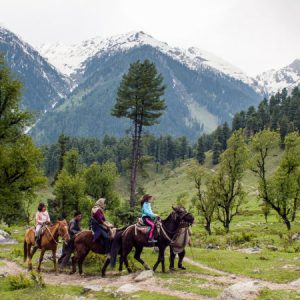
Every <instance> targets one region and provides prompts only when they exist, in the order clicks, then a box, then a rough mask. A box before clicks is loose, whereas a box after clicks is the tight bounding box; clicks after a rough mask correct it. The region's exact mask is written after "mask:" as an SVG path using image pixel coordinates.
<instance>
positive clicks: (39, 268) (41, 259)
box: [37, 249, 46, 272]
mask: <svg viewBox="0 0 300 300" xmlns="http://www.w3.org/2000/svg"><path fill="white" fill-rule="evenodd" d="M45 251H46V249H42V250H41V255H40V259H39V265H38V268H37V270H38V272H40V271H41V264H42V261H43V258H44V254H45Z"/></svg>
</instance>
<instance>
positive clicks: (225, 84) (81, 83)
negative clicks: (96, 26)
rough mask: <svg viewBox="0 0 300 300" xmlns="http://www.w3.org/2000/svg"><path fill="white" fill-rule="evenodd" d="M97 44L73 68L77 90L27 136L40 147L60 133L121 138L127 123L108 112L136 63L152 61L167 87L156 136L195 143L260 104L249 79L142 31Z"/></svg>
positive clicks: (206, 57) (231, 68) (214, 59)
mask: <svg viewBox="0 0 300 300" xmlns="http://www.w3.org/2000/svg"><path fill="white" fill-rule="evenodd" d="M100 44H101V45H100V46H101V47H100V49H99V51H98V52H97V53H96V54H94V55H92V56H91V57H88V58H87V59H86V60H85V61H81V62H78V61H77V65H73V66H72V68H73V69H74V70H77V71H76V72H75V73H73V74H72V77H73V79H75V80H76V84H77V87H76V88H75V89H74V90H73V92H72V94H71V95H70V97H68V98H66V99H65V101H64V102H63V103H62V104H61V105H59V106H57V107H56V108H55V109H54V110H53V111H51V112H48V113H47V114H46V115H45V116H44V117H43V118H42V119H41V120H40V122H39V123H38V124H37V125H36V127H35V128H33V130H32V135H33V137H34V138H35V139H36V140H37V141H38V142H39V143H48V142H53V141H54V140H56V139H57V137H58V135H59V134H60V133H61V132H64V133H65V134H68V135H79V136H96V137H102V136H103V135H104V134H114V135H123V134H124V132H125V130H126V129H127V128H128V127H129V125H130V124H129V123H128V122H127V121H126V120H120V119H116V118H113V117H112V116H111V114H110V112H111V108H112V107H113V105H114V103H115V99H116V91H117V88H118V85H119V83H120V80H121V78H122V75H123V74H124V73H125V72H127V70H128V67H129V64H130V63H132V62H134V61H136V60H138V59H140V60H144V59H149V60H151V61H153V62H154V63H155V64H156V66H157V68H158V71H159V72H160V73H162V75H163V77H164V83H165V84H166V86H167V89H166V93H165V99H166V104H167V110H166V112H165V113H164V115H163V116H162V118H161V123H160V124H159V125H157V126H154V127H152V128H151V129H150V131H151V132H153V133H155V134H165V133H168V134H172V135H174V136H180V135H185V136H187V137H189V138H190V139H195V138H197V137H198V136H199V135H200V134H201V133H202V132H210V131H212V130H213V129H215V128H216V126H217V125H218V124H219V123H220V122H223V121H225V120H226V121H230V120H231V118H232V115H233V114H234V113H235V112H236V111H239V110H241V109H244V108H246V107H248V106H250V105H256V104H257V103H258V101H259V100H260V95H259V94H258V93H257V91H256V90H255V89H254V88H253V86H252V85H250V84H251V83H252V82H253V81H252V80H251V78H248V77H247V76H246V75H244V74H243V73H242V72H240V71H239V70H238V69H235V68H234V67H232V66H230V65H228V64H225V63H224V62H222V61H221V60H219V59H216V58H215V57H214V56H212V55H210V57H209V55H208V54H203V53H204V52H203V53H202V52H201V51H200V50H197V49H195V48H190V49H188V50H181V49H177V48H171V47H169V46H168V45H167V44H165V43H162V42H159V41H156V40H155V39H153V38H152V37H150V36H148V35H146V34H144V33H142V32H135V33H129V34H127V35H122V36H116V37H112V38H109V39H106V40H103V41H102V42H100ZM89 45H91V44H89ZM98 47H99V43H98ZM89 51H90V53H93V52H94V51H91V49H89ZM201 55H203V56H201ZM52 124H55V126H52Z"/></svg>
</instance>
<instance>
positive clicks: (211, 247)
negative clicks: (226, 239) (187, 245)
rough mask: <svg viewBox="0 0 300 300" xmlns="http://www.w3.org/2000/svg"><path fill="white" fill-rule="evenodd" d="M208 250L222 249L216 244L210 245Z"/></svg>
mask: <svg viewBox="0 0 300 300" xmlns="http://www.w3.org/2000/svg"><path fill="white" fill-rule="evenodd" d="M206 248H207V249H219V248H220V247H219V246H217V245H214V244H211V243H209V244H208V245H207V247H206Z"/></svg>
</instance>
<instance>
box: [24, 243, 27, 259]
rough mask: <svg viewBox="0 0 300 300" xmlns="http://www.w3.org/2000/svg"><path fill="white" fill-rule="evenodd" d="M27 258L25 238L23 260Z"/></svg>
mask: <svg viewBox="0 0 300 300" xmlns="http://www.w3.org/2000/svg"><path fill="white" fill-rule="evenodd" d="M26 260H27V243H26V240H25V239H24V262H26Z"/></svg>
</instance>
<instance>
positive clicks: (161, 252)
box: [153, 247, 165, 273]
mask: <svg viewBox="0 0 300 300" xmlns="http://www.w3.org/2000/svg"><path fill="white" fill-rule="evenodd" d="M164 253H165V247H164V248H159V254H158V258H157V261H156V263H155V265H154V267H153V271H155V270H156V268H157V267H158V265H159V263H161V267H162V272H163V273H164V272H165V257H164Z"/></svg>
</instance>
